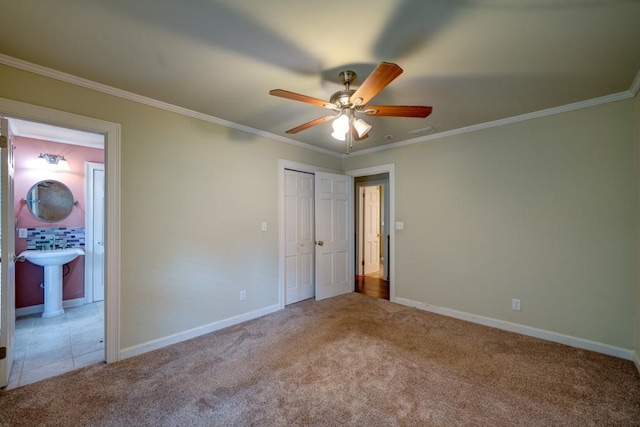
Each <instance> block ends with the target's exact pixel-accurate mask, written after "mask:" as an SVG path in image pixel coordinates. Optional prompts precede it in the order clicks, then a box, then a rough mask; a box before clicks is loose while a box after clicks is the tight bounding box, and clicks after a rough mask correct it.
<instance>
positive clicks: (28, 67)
mask: <svg viewBox="0 0 640 427" xmlns="http://www.w3.org/2000/svg"><path fill="white" fill-rule="evenodd" d="M0 64H4V65H7V66H9V67H13V68H17V69H20V70H23V71H28V72H30V73H34V74H38V75H41V76H45V77H49V78H52V79H55V80H59V81H62V82H65V83H70V84H73V85H76V86H80V87H84V88H87V89H92V90H95V91H97V92H102V93H105V94H108V95H112V96H116V97H118V98H122V99H126V100H129V101H134V102H138V103H140V104H145V105H149V106H151V107H155V108H159V109H161V110H166V111H170V112H173V113H177V114H182V115H184V116H188V117H192V118H194V119H199V120H202V121H205V122H209V123H213V124H216V125H220V126H224V127H227V128H231V129H236V130H239V131H242V132H246V133H250V134H253V135H257V136H261V137H264V138H267V139H272V140H276V141H280V142H283V143H285V144H290V145H295V146H297V147H300V148H305V149H307V150H312V151H316V152H319V153H323V154H328V155H330V156H333V157H338V158H339V157H341V156H342V155H341V154H339V153H336V152H334V151H330V150H327V149H325V148H321V147H316V146H315V145H311V144H306V143H304V142H300V141H296V140H294V139H289V138H285V137H282V136H280V135H276V134H273V133H269V132H264V131H262V130H259V129H254V128H252V127H249V126H245V125H241V124H239V123H235V122H231V121H228V120H224V119H221V118H219V117H214V116H210V115H208V114H203V113H200V112H197V111H194V110H190V109H188V108H183V107H179V106H177V105H173V104H169V103H167V102H163V101H158V100H156V99H153V98H149V97H146V96H142V95H138V94H135V93H132V92H128V91H126V90H122V89H117V88H114V87H111V86H107V85H105V84H102V83H96V82H94V81H91V80H87V79H83V78H81V77H77V76H74V75H72V74H67V73H63V72H62V71H58V70H54V69H52V68H48V67H44V66H42V65H38V64H34V63H31V62H28V61H23V60H22V59H17V58H14V57H12V56H9V55H5V54H2V53H0Z"/></svg>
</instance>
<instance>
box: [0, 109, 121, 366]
mask: <svg viewBox="0 0 640 427" xmlns="http://www.w3.org/2000/svg"><path fill="white" fill-rule="evenodd" d="M0 113H2V114H3V115H6V116H8V117H10V118H17V119H23V120H30V121H34V122H41V123H47V124H51V125H54V126H61V127H68V128H74V129H80V130H85V131H89V132H95V133H100V134H103V135H104V136H105V144H104V145H105V146H104V151H105V217H104V220H105V223H104V226H105V277H104V284H105V301H104V305H105V309H104V311H105V359H106V361H107V363H112V362H117V361H118V360H119V359H120V164H121V160H120V153H121V140H120V134H121V129H120V124H118V123H112V122H107V121H104V120H99V119H94V118H91V117H85V116H80V115H77V114H73V113H68V112H64V111H58V110H54V109H51V108H46V107H40V106H37V105H32V104H26V103H23V102H18V101H14V100H10V99H6V98H0Z"/></svg>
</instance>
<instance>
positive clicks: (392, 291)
mask: <svg viewBox="0 0 640 427" xmlns="http://www.w3.org/2000/svg"><path fill="white" fill-rule="evenodd" d="M380 173H388V174H389V187H388V193H389V195H388V197H389V240H390V242H389V261H388V264H389V300H390V301H391V302H396V228H395V223H396V192H395V185H396V179H395V172H394V164H393V163H389V164H386V165H379V166H372V167H369V168H363V169H354V170H350V171H346V172H345V174H347V175H351V176H352V177H354V178H357V177H359V176H370V175H377V174H380ZM386 263H387V260H385V264H386Z"/></svg>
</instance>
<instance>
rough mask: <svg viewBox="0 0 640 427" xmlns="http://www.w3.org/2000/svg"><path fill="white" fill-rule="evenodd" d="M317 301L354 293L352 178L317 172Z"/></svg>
mask: <svg viewBox="0 0 640 427" xmlns="http://www.w3.org/2000/svg"><path fill="white" fill-rule="evenodd" d="M315 179H316V183H315V188H316V194H315V199H316V201H315V208H316V218H315V219H316V239H317V242H316V299H317V300H321V299H325V298H330V297H333V296H337V295H342V294H346V293H348V292H353V286H354V271H353V266H354V248H353V239H354V236H353V209H352V203H353V194H352V192H353V178H352V177H350V176H346V175H335V174H328V173H320V172H317V173H316V175H315Z"/></svg>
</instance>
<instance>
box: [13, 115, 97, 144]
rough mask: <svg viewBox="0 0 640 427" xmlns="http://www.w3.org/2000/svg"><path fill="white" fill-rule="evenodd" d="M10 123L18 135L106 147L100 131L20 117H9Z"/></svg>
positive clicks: (64, 142)
mask: <svg viewBox="0 0 640 427" xmlns="http://www.w3.org/2000/svg"><path fill="white" fill-rule="evenodd" d="M9 124H10V126H11V132H12V133H13V134H14V135H17V136H23V137H25V138H35V139H42V140H45V141H53V142H60V143H63V144H71V145H80V146H83V147H90V148H99V149H103V148H104V135H102V134H99V133H92V132H84V131H81V130H77V129H69V128H63V127H59V126H51V125H48V124H45V123H37V122H31V121H27V120H20V119H9Z"/></svg>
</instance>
